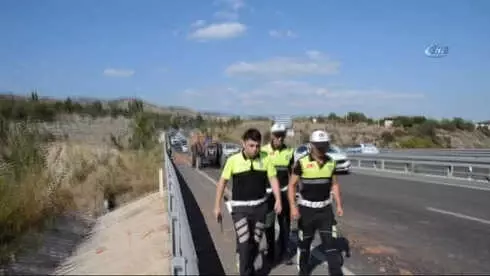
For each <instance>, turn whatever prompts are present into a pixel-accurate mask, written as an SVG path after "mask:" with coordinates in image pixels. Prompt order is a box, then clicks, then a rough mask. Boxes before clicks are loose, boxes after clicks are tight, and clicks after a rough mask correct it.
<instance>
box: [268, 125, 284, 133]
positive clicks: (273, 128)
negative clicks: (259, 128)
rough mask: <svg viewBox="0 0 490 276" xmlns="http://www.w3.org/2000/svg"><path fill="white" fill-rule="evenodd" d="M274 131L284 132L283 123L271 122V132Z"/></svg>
mask: <svg viewBox="0 0 490 276" xmlns="http://www.w3.org/2000/svg"><path fill="white" fill-rule="evenodd" d="M274 132H286V126H284V125H283V124H277V123H276V124H273V125H272V127H271V133H274Z"/></svg>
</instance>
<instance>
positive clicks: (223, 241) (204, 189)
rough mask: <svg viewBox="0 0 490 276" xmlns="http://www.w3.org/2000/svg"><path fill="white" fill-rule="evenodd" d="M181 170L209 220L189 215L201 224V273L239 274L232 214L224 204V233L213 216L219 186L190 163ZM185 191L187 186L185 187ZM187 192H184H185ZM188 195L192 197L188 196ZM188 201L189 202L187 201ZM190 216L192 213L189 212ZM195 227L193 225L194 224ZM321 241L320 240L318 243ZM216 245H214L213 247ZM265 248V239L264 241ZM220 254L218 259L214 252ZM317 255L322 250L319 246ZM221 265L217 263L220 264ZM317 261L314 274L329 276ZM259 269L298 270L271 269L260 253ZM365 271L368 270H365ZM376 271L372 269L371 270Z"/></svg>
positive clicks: (290, 268)
mask: <svg viewBox="0 0 490 276" xmlns="http://www.w3.org/2000/svg"><path fill="white" fill-rule="evenodd" d="M177 169H178V170H179V171H180V173H181V174H182V176H183V179H184V181H185V184H184V185H186V186H187V187H188V190H190V192H191V193H192V195H193V197H194V198H195V201H196V202H197V205H199V208H200V209H201V212H202V216H203V217H204V220H205V223H199V222H198V219H196V217H195V215H191V217H190V218H189V220H190V224H191V225H196V224H197V223H199V224H200V227H198V228H199V229H198V228H195V229H193V230H192V232H193V236H195V238H194V242H195V247H196V252H197V255H198V258H199V261H200V272H201V274H219V275H222V274H226V275H236V274H237V272H236V268H235V259H234V258H235V233H234V230H233V224H232V220H231V216H230V214H228V213H227V212H226V208H224V207H223V224H224V226H223V232H221V229H220V227H219V225H218V223H216V221H214V219H213V216H212V210H213V205H214V196H215V191H216V186H215V185H214V184H213V182H211V181H209V179H207V178H206V177H203V176H202V175H201V174H199V173H198V172H197V171H196V170H194V169H192V168H190V167H189V166H188V165H187V164H182V163H181V164H179V165H177ZM183 190H185V189H183ZM183 193H184V192H183ZM187 197H189V196H188V195H187ZM186 204H187V203H186ZM188 216H189V214H188ZM191 227H192V226H191ZM203 227H206V228H207V231H208V232H209V235H210V236H211V239H212V244H213V245H211V244H210V243H209V242H203V241H204V240H206V238H205V236H206V234H207V233H206V231H204V229H203ZM317 244H318V241H317V243H316V244H314V245H315V246H316V245H317ZM212 247H214V248H212ZM261 247H262V249H264V248H265V240H264V239H263V240H262V244H261ZM215 251H216V253H217V255H218V260H217V259H216V258H215V256H214V255H216V253H215ZM315 252H316V254H318V250H317V249H315ZM217 262H219V265H218V266H216V263H217ZM318 263H319V262H316V267H315V269H314V271H313V275H328V270H327V268H326V267H325V266H324V265H318ZM255 265H256V268H257V269H258V270H259V275H296V274H297V270H296V266H294V265H284V264H281V265H278V266H276V267H272V268H269V267H267V266H265V267H264V268H263V265H262V257H261V256H259V258H257V261H256V264H255ZM361 271H366V270H365V269H363V270H361ZM370 272H371V273H372V272H373V271H372V270H371V271H370ZM346 275H352V272H351V271H349V270H347V271H346Z"/></svg>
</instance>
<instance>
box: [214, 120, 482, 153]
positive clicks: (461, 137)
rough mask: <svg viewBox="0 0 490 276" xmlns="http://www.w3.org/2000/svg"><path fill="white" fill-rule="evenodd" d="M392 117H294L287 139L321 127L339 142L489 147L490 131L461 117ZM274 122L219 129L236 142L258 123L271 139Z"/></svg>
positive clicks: (300, 139)
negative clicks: (385, 119) (386, 123)
mask: <svg viewBox="0 0 490 276" xmlns="http://www.w3.org/2000/svg"><path fill="white" fill-rule="evenodd" d="M313 119H315V122H314V121H313ZM390 119H391V120H392V121H393V125H392V127H389V128H385V127H384V123H383V120H375V119H372V118H369V117H367V116H366V115H364V114H363V113H359V112H349V113H347V114H345V115H344V116H338V115H336V114H335V113H331V114H329V115H328V116H315V118H313V117H302V118H295V120H294V122H293V124H294V129H295V131H296V133H295V136H294V137H289V138H288V139H287V142H288V143H289V144H291V145H299V144H302V143H305V142H307V141H308V137H309V134H310V132H311V131H312V130H314V129H319V128H321V129H326V130H327V131H329V132H330V133H331V135H332V140H333V141H334V143H336V144H338V145H340V146H348V145H352V144H356V143H363V142H364V143H375V144H377V145H378V146H381V147H391V148H451V147H468V148H473V147H490V131H489V130H488V129H486V128H476V127H475V125H474V124H473V123H472V122H470V121H467V120H464V119H462V118H453V119H442V120H435V119H431V118H427V117H424V116H397V117H392V118H390ZM271 124H272V121H271V120H269V119H268V118H255V119H254V120H246V121H245V120H243V121H239V123H238V124H237V125H236V126H235V127H234V128H230V129H220V131H219V134H218V136H220V137H224V138H225V139H226V140H230V141H235V142H237V141H239V140H240V135H241V134H242V132H243V131H244V130H245V129H246V128H248V127H256V128H258V129H259V130H260V131H261V132H262V133H263V135H264V136H263V137H264V140H265V141H268V140H269V139H270V132H269V128H270V126H271Z"/></svg>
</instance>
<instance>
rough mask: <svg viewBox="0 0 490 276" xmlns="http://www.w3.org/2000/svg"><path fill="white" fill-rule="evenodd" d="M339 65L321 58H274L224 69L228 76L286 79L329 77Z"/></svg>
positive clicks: (242, 63)
mask: <svg viewBox="0 0 490 276" xmlns="http://www.w3.org/2000/svg"><path fill="white" fill-rule="evenodd" d="M339 66H340V63H339V62H337V61H332V60H329V59H327V58H324V57H323V56H320V55H318V56H316V57H315V58H311V56H310V55H306V57H299V58H298V57H274V58H271V59H268V60H264V61H256V62H245V61H240V62H236V63H234V64H231V65H230V66H228V67H227V68H226V69H225V73H226V74H227V75H228V76H237V75H249V76H250V75H252V76H262V77H286V76H301V75H303V76H305V75H331V74H336V73H337V72H338V69H339Z"/></svg>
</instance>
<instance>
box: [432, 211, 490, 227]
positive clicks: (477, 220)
mask: <svg viewBox="0 0 490 276" xmlns="http://www.w3.org/2000/svg"><path fill="white" fill-rule="evenodd" d="M426 209H427V210H428V211H432V212H436V213H440V214H445V215H450V216H455V217H458V218H462V219H467V220H472V221H476V222H479V223H483V224H490V220H486V219H481V218H475V217H472V216H468V215H463V214H460V213H455V212H450V211H446V210H441V209H437V208H432V207H426Z"/></svg>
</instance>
